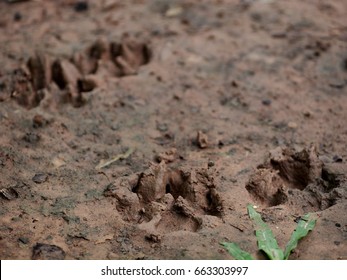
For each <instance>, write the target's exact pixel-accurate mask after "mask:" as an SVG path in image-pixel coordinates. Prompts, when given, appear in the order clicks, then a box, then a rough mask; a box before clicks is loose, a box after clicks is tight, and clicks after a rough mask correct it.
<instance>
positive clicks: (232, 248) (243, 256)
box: [221, 242, 254, 260]
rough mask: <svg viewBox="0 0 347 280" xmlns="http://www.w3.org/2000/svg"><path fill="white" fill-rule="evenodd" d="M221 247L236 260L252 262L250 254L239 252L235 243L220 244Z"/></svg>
mask: <svg viewBox="0 0 347 280" xmlns="http://www.w3.org/2000/svg"><path fill="white" fill-rule="evenodd" d="M221 245H222V246H223V247H224V248H225V249H227V250H228V252H229V254H230V255H232V256H233V257H234V258H235V259H237V260H254V259H253V257H252V256H251V254H249V253H247V252H246V251H243V250H241V248H240V247H239V246H238V245H237V244H236V243H229V242H222V243H221Z"/></svg>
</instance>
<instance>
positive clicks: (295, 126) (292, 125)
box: [287, 122, 298, 129]
mask: <svg viewBox="0 0 347 280" xmlns="http://www.w3.org/2000/svg"><path fill="white" fill-rule="evenodd" d="M287 126H288V127H289V128H291V129H295V128H297V127H298V124H297V123H296V122H289V123H288V124H287Z"/></svg>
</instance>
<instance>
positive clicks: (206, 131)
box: [0, 0, 347, 259]
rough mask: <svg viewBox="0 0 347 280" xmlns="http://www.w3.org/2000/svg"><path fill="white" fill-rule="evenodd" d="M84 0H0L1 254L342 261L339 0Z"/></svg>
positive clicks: (345, 43)
mask: <svg viewBox="0 0 347 280" xmlns="http://www.w3.org/2000/svg"><path fill="white" fill-rule="evenodd" d="M85 3H87V4H85ZM85 3H84V1H72V0H60V1H22V2H16V3H8V2H7V1H0V31H1V32H0V64H1V66H2V67H1V69H0V132H1V133H0V257H1V259H228V258H231V257H230V256H229V255H228V254H227V253H226V252H225V251H224V249H223V248H221V246H220V245H219V243H220V242H221V241H226V240H228V241H233V242H237V243H239V244H240V246H241V247H242V248H243V249H244V250H247V251H249V252H251V253H252V254H253V255H257V256H258V257H259V258H263V256H262V255H260V254H258V253H257V247H256V240H255V237H254V233H253V227H252V223H251V222H250V221H249V219H248V217H247V213H246V206H247V204H248V203H252V204H255V205H256V206H257V207H258V208H257V209H258V210H259V211H260V212H261V214H262V216H263V218H264V220H266V222H267V223H268V224H269V225H270V227H271V228H272V229H273V231H274V234H275V236H276V237H277V239H278V242H279V245H280V246H281V247H284V246H285V244H286V242H287V241H288V240H289V237H290V234H291V232H292V231H293V229H294V228H295V226H296V223H297V221H298V217H299V216H300V215H302V214H305V213H307V212H317V213H318V214H319V217H320V218H319V220H318V222H317V226H316V228H315V229H314V231H313V232H311V233H310V235H309V236H308V237H307V238H305V239H304V240H303V241H302V242H301V243H300V244H299V246H298V249H297V250H296V251H295V252H294V253H293V254H292V255H291V257H290V258H292V259H347V242H346V241H347V215H346V212H347V149H346V147H347V125H346V120H347V19H346V14H347V3H346V1H343V0H335V1H329V3H326V1H319V0H307V1H298V0H295V1H280V0H277V1H276V0H272V1H270V0H254V1H241V0H229V1H228V0H225V1H223V0H219V1H218V0H216V1H179V0H177V1H176V0H175V1H166V0H152V1H141V0H134V1H114V0H103V1H87V2H85Z"/></svg>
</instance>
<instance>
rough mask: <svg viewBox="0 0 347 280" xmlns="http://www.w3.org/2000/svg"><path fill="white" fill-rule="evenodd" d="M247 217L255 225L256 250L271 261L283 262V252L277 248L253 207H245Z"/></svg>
mask: <svg viewBox="0 0 347 280" xmlns="http://www.w3.org/2000/svg"><path fill="white" fill-rule="evenodd" d="M247 210H248V215H249V217H250V218H251V219H252V220H253V221H254V223H255V235H256V237H257V240H258V248H259V250H262V251H264V252H265V253H266V255H267V256H268V257H269V259H271V260H283V259H284V254H283V251H282V250H281V249H280V248H279V247H278V244H277V241H276V239H275V237H274V235H273V233H272V231H271V229H270V228H269V226H268V225H267V224H266V223H265V222H264V221H263V220H262V219H261V216H260V214H259V213H257V211H255V209H254V208H253V205H251V204H249V205H248V206H247Z"/></svg>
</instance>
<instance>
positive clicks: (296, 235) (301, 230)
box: [284, 213, 318, 260]
mask: <svg viewBox="0 0 347 280" xmlns="http://www.w3.org/2000/svg"><path fill="white" fill-rule="evenodd" d="M317 219H318V216H317V215H316V214H314V213H308V214H306V215H304V216H303V217H301V220H300V221H299V223H298V225H297V226H296V229H295V231H294V232H293V233H292V236H291V237H290V240H289V242H288V244H287V246H286V249H285V251H284V258H285V260H287V259H288V258H289V255H290V253H291V252H292V251H293V250H294V249H295V248H296V246H297V245H298V242H299V240H300V239H301V238H303V237H305V236H306V235H307V234H308V233H309V231H310V230H313V229H314V227H315V225H316V221H317Z"/></svg>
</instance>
